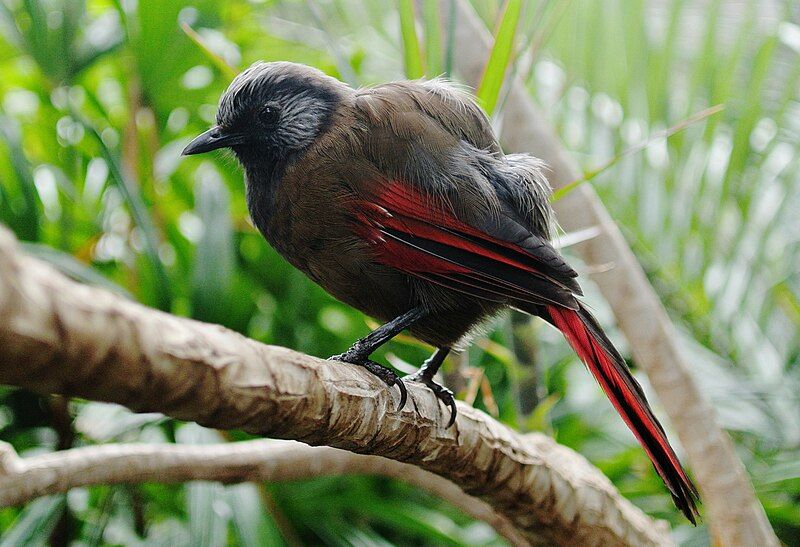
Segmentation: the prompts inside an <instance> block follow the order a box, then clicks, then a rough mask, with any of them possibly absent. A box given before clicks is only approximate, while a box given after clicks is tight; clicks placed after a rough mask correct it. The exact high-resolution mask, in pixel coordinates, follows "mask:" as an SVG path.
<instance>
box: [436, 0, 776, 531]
mask: <svg viewBox="0 0 800 547" xmlns="http://www.w3.org/2000/svg"><path fill="white" fill-rule="evenodd" d="M448 4H449V1H443V2H442V13H448V11H447V9H446V6H447V5H448ZM457 6H458V10H457V17H458V20H457V24H456V25H455V29H456V36H455V45H456V51H458V55H456V56H455V58H454V62H455V65H456V68H457V70H458V71H459V73H460V74H461V75H462V76H463V77H464V79H465V80H466V81H467V82H468V83H472V84H475V83H477V82H478V81H479V80H480V77H481V75H482V73H483V67H484V66H485V62H486V59H487V57H488V52H489V44H490V43H491V36H490V35H489V33H488V31H487V30H486V27H485V26H484V25H483V23H482V22H481V21H480V19H479V18H478V17H477V15H476V14H475V12H474V10H473V9H472V7H471V6H470V5H469V3H468V2H466V1H459V2H458V3H457ZM445 27H446V28H447V26H446V25H445ZM509 85H510V86H511V88H510V90H509V95H508V100H507V101H506V103H505V106H504V120H505V123H504V125H503V142H504V144H505V146H506V147H507V149H508V150H511V151H515V152H530V153H532V154H534V155H536V156H538V157H540V158H542V159H543V160H544V161H545V162H547V164H548V167H549V168H550V170H551V174H550V177H549V178H550V181H551V183H552V184H553V185H554V186H555V187H556V188H558V187H561V186H564V185H565V184H568V183H570V182H572V181H574V180H577V179H579V178H580V177H581V170H580V168H579V166H578V165H577V163H576V162H575V160H574V159H573V158H572V157H570V155H569V153H568V152H567V151H566V150H565V149H564V147H563V146H562V144H561V142H560V141H559V139H558V138H557V137H556V135H555V133H554V132H553V130H552V129H551V128H550V127H549V126H548V125H547V123H546V121H545V119H546V118H545V117H544V116H543V115H542V113H541V112H540V111H539V109H538V108H537V106H536V105H535V104H534V102H533V100H532V99H531V97H530V93H529V92H528V90H527V89H526V88H525V85H524V83H523V82H522V81H520V79H519V78H518V77H515V78H512V79H511V80H510V83H509ZM555 208H556V213H557V216H558V221H559V223H560V224H561V226H563V227H564V229H565V230H567V231H569V232H577V231H579V230H583V229H586V228H588V227H595V226H596V227H599V228H600V229H601V233H600V235H599V236H598V237H595V238H592V239H590V240H588V241H585V242H583V243H581V244H579V245H578V246H576V249H577V250H578V252H579V253H580V254H581V255H582V257H583V259H584V260H585V261H586V262H587V263H589V264H612V265H613V266H614V267H613V268H611V269H610V270H608V271H605V272H601V273H596V274H594V275H593V279H594V281H595V282H596V283H597V284H598V286H599V287H600V290H601V291H602V292H603V295H604V296H605V298H606V299H607V300H608V303H609V304H610V305H611V307H612V309H613V310H614V315H615V317H616V318H617V321H618V323H619V326H620V328H621V329H622V332H624V333H625V336H626V338H627V339H628V343H629V345H630V347H631V350H632V352H633V356H634V358H635V359H636V362H637V363H638V364H639V365H641V366H642V368H644V369H645V371H646V372H647V375H648V378H649V379H650V383H651V384H652V386H653V389H655V391H656V393H657V395H658V398H659V400H660V401H661V404H662V406H663V407H664V409H665V410H666V411H667V414H668V415H669V417H670V419H671V421H672V424H673V426H674V427H675V430H676V432H677V433H678V436H679V437H680V440H681V442H682V444H683V446H684V448H685V449H686V453H687V455H688V457H689V462H690V464H691V469H692V471H693V472H694V475H695V477H696V479H697V484H698V488H699V489H700V493H701V495H702V499H703V502H704V505H705V507H706V509H707V512H708V520H709V523H710V525H711V529H712V534H713V536H714V538H715V540H716V541H717V542H718V543H720V544H722V545H777V544H778V540H777V538H776V537H775V534H774V532H773V531H772V528H771V527H770V524H769V521H768V520H767V517H766V515H765V513H764V509H763V508H762V507H761V504H760V503H759V502H758V499H756V496H755V493H754V491H753V487H752V485H751V484H750V481H749V478H748V477H747V473H745V470H744V466H743V465H742V462H741V461H740V460H739V458H738V457H737V456H736V453H735V452H734V451H733V446H732V445H731V442H730V439H729V438H728V435H727V434H726V433H725V431H723V429H722V428H721V427H720V425H719V422H718V421H717V415H716V412H715V411H714V409H713V407H712V406H711V404H710V403H709V401H708V399H707V398H706V397H705V396H704V395H703V393H702V392H701V391H700V390H699V388H698V386H697V384H696V383H695V382H694V380H693V378H692V376H691V374H690V373H689V369H690V363H689V362H688V361H687V359H686V357H685V356H684V355H683V354H682V353H681V350H680V343H679V338H678V334H677V332H676V330H675V327H674V326H673V325H672V323H671V322H670V320H669V317H668V316H667V313H666V311H665V310H664V307H663V306H662V304H661V301H660V300H659V298H658V295H657V294H656V293H655V291H654V290H653V288H652V286H651V285H650V282H649V281H648V279H647V276H646V275H645V273H644V271H643V270H642V267H641V266H640V265H639V263H638V261H637V260H636V257H635V256H634V254H633V252H632V251H631V249H630V247H628V244H627V243H626V241H625V238H624V237H623V235H622V233H621V232H620V230H619V228H618V227H617V225H616V224H615V223H614V221H613V220H612V218H611V216H610V215H609V213H608V211H607V210H606V209H605V207H604V206H603V204H602V202H601V201H600V199H599V198H598V196H597V194H596V192H595V191H594V189H593V188H592V187H591V186H589V185H587V184H584V185H582V186H580V187H578V188H576V189H575V190H574V191H573V192H571V193H570V194H568V195H567V196H566V197H565V198H564V199H562V200H560V201H558V202H557V203H556V204H555Z"/></svg>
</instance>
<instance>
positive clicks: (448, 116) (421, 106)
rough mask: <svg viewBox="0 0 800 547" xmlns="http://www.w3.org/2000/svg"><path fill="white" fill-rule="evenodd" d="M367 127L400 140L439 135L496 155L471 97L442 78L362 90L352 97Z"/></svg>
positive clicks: (495, 144)
mask: <svg viewBox="0 0 800 547" xmlns="http://www.w3.org/2000/svg"><path fill="white" fill-rule="evenodd" d="M353 104H354V106H355V110H356V112H357V115H358V116H359V117H360V118H361V120H362V122H363V123H365V124H366V125H367V126H369V127H371V128H376V129H379V130H381V129H383V130H386V129H389V130H393V131H394V132H396V133H398V134H399V135H400V136H401V137H409V136H414V135H415V134H419V133H426V132H434V133H435V132H439V131H441V132H443V133H445V134H447V135H449V136H450V137H451V138H453V139H455V140H457V141H465V142H467V143H469V144H470V145H471V146H474V147H475V148H477V149H481V150H486V151H489V152H491V153H494V154H499V153H500V145H499V144H498V142H497V139H496V137H495V135H494V132H493V131H492V126H491V124H490V123H489V119H488V118H487V117H486V114H484V112H483V110H481V109H480V107H479V106H478V105H477V104H476V103H475V101H474V100H473V98H472V96H471V95H469V94H468V93H467V92H465V91H463V90H461V89H459V88H458V87H457V86H455V85H453V84H452V83H450V82H448V81H446V80H444V79H434V80H412V81H398V82H391V83H386V84H380V85H376V86H373V87H368V88H363V89H359V90H357V91H356V93H355V95H354V103H353Z"/></svg>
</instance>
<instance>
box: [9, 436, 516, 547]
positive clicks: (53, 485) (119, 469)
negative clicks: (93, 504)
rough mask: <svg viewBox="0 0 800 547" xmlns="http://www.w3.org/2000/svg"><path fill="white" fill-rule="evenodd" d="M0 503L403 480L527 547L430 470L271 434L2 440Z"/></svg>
mask: <svg viewBox="0 0 800 547" xmlns="http://www.w3.org/2000/svg"><path fill="white" fill-rule="evenodd" d="M0 454H2V455H1V456H0V506H4V507H5V506H9V505H18V504H21V503H25V502H28V501H30V500H32V499H34V498H36V497H39V496H46V495H51V494H58V493H63V492H66V491H67V490H69V489H71V488H76V487H81V486H95V485H98V484H125V483H137V482H161V483H176V482H185V481H191V480H205V481H219V482H224V483H235V482H290V481H296V480H303V479H310V478H316V477H335V476H341V475H381V476H385V477H391V478H394V479H398V480H402V481H404V482H406V483H408V484H411V485H412V486H415V487H417V488H420V489H422V490H424V491H426V492H428V493H429V494H432V495H433V496H436V497H438V498H440V499H443V500H446V501H448V502H450V503H451V504H452V505H453V506H455V507H457V508H458V509H461V510H462V511H463V512H464V513H466V514H468V515H470V516H471V517H473V518H475V519H478V520H482V521H484V522H486V523H487V524H489V525H490V526H492V527H493V528H494V529H495V530H496V531H497V532H498V533H499V534H500V535H502V536H503V537H504V538H506V539H507V540H508V541H509V542H511V544H512V545H529V542H528V541H527V539H526V538H525V537H524V536H523V535H522V534H521V533H520V532H519V531H517V529H516V528H515V527H514V525H513V524H511V522H510V521H509V520H508V519H507V518H505V517H503V516H501V515H498V514H497V513H496V512H495V511H494V510H493V509H492V508H491V507H490V506H489V504H487V503H485V502H483V501H481V500H479V499H477V498H474V497H472V496H470V495H467V494H465V493H464V491H463V490H461V489H460V488H459V487H458V486H456V485H455V484H453V483H452V482H450V481H448V480H447V479H444V478H442V477H440V476H438V475H434V474H433V473H429V472H427V471H424V470H422V469H420V468H419V467H415V466H413V465H408V464H405V463H400V462H396V461H393V460H388V459H386V458H382V457H380V456H367V455H363V454H353V453H352V452H347V451H346V450H339V449H338V448H331V447H328V446H316V447H312V446H308V445H305V444H302V443H298V442H296V441H280V440H276V439H268V440H258V441H244V442H236V443H222V444H216V445H175V444H107V445H99V446H87V447H82V448H73V449H71V450H65V451H60V452H53V453H49V454H39V455H36V456H32V457H28V458H20V457H18V456H17V455H16V453H15V452H14V448H13V447H12V446H11V445H9V444H7V443H0Z"/></svg>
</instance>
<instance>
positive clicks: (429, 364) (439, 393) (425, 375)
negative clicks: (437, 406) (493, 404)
mask: <svg viewBox="0 0 800 547" xmlns="http://www.w3.org/2000/svg"><path fill="white" fill-rule="evenodd" d="M448 353H450V348H439V349H437V350H436V352H435V353H434V354H433V355H431V356H430V357H429V358H428V359H427V360H426V361H425V362H424V363H423V364H422V366H421V367H420V369H419V370H418V371H417V372H415V373H414V374H411V375H409V376H406V377H405V378H403V379H404V380H408V381H411V382H420V383H422V384H425V385H426V386H428V387H429V388H430V390H431V391H433V393H434V395H436V398H437V399H439V400H440V401H442V402H443V403H444V404H445V406H447V407H448V408H450V421H448V422H447V427H450V426H451V425H453V424H454V423H455V421H456V401H455V399H454V398H453V392H452V391H450V390H449V389H447V388H446V387H444V386H441V385H439V384H437V383H436V382H434V381H433V377H434V376H435V375H436V373H437V372H438V370H439V367H440V366H442V363H443V362H444V360H445V357H447V354H448Z"/></svg>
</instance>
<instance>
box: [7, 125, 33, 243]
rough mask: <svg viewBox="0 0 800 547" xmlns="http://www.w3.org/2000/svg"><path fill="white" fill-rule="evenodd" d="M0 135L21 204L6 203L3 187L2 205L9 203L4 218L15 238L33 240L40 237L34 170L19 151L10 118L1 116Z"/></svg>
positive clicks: (20, 148)
mask: <svg viewBox="0 0 800 547" xmlns="http://www.w3.org/2000/svg"><path fill="white" fill-rule="evenodd" d="M0 138H2V140H3V141H5V143H6V146H7V147H8V154H9V159H10V160H11V161H10V163H11V171H12V173H13V175H14V177H15V178H16V179H17V184H18V186H19V189H20V194H21V195H22V200H21V203H20V206H18V207H12V206H11V204H8V201H9V197H10V194H9V193H7V192H8V189H7V188H3V189H2V191H3V195H2V196H0V198H2V200H3V204H4V205H6V204H7V205H8V208H7V212H6V213H5V215H7V216H8V217H9V218H7V219H6V221H7V222H9V224H11V227H12V229H13V230H14V232H15V233H16V234H17V237H19V238H20V239H23V240H28V241H36V240H38V239H39V230H40V229H39V198H38V194H37V193H36V186H35V185H34V183H33V172H32V170H31V166H30V163H29V162H28V158H27V157H25V152H24V151H23V150H22V141H21V135H20V133H19V128H18V126H17V124H16V123H15V122H14V121H13V120H11V119H10V118H8V117H6V116H4V115H0Z"/></svg>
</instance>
